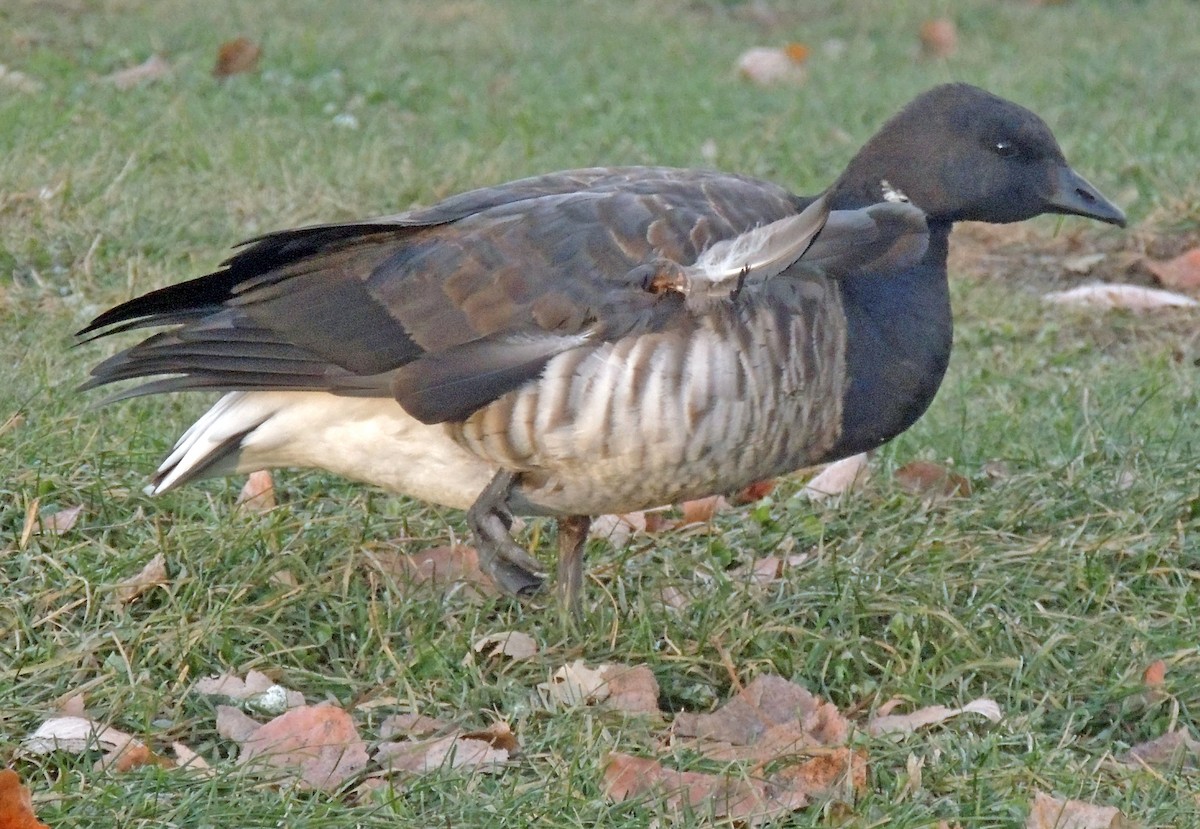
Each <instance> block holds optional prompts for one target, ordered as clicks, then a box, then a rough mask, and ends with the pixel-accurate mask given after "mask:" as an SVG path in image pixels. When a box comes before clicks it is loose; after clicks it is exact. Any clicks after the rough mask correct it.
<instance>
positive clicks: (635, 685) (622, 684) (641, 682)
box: [601, 665, 659, 714]
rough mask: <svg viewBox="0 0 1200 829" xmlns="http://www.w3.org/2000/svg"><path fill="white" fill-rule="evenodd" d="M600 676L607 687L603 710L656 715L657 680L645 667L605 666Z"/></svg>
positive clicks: (657, 711)
mask: <svg viewBox="0 0 1200 829" xmlns="http://www.w3.org/2000/svg"><path fill="white" fill-rule="evenodd" d="M601 676H602V677H603V679H604V682H605V683H606V684H607V685H608V699H607V700H605V702H604V707H605V708H611V709H612V710H614V711H623V712H625V713H626V714H658V713H659V710H658V680H657V679H655V678H654V672H653V671H651V670H650V669H649V668H648V667H646V666H645V665H606V666H603V670H602V671H601Z"/></svg>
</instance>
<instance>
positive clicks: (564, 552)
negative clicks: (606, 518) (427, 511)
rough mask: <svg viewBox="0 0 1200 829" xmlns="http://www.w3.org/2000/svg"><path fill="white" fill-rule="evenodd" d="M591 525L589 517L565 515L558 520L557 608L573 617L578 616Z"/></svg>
mask: <svg viewBox="0 0 1200 829" xmlns="http://www.w3.org/2000/svg"><path fill="white" fill-rule="evenodd" d="M591 525H592V519H591V518H590V517H589V516H586V515H566V516H563V517H562V518H560V519H558V576H557V579H558V583H557V586H556V590H557V593H558V605H559V607H560V608H562V609H563V611H564V612H567V611H569V612H570V613H571V615H572V616H578V615H579V593H580V591H581V588H582V587H583V556H584V552H585V551H586V549H587V537H588V528H589V527H591Z"/></svg>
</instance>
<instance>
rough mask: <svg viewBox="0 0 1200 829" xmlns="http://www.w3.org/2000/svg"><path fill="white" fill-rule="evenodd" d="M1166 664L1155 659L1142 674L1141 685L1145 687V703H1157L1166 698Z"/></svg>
mask: <svg viewBox="0 0 1200 829" xmlns="http://www.w3.org/2000/svg"><path fill="white" fill-rule="evenodd" d="M1166 683H1167V663H1166V662H1164V661H1163V660H1161V659H1156V660H1154V661H1153V662H1151V663H1150V664H1149V665H1147V666H1146V670H1145V671H1143V672H1142V684H1143V685H1145V686H1146V701H1147V702H1151V703H1154V702H1159V701H1161V700H1163V699H1165V698H1166V691H1165V686H1166Z"/></svg>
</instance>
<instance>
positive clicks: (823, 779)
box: [772, 746, 867, 800]
mask: <svg viewBox="0 0 1200 829" xmlns="http://www.w3.org/2000/svg"><path fill="white" fill-rule="evenodd" d="M772 779H774V780H779V781H783V780H787V781H790V783H791V786H790V788H791V789H792V791H800V792H803V793H804V794H805V795H807V796H809V797H827V796H830V795H833V796H837V797H840V798H842V799H845V800H850V799H851V798H853V796H854V794H855V793H856V792H862V791H865V790H866V788H867V754H866V752H865V751H863V750H862V749H857V750H854V751H851V750H850V749H848V748H846V747H845V746H839V747H837V748H835V749H833V750H832V751H830V752H828V753H826V754H819V755H817V756H816V757H813V758H812V759H810V760H805V761H804V762H803V763H800V764H799V765H796V766H788V767H786V768H784V769H783V770H782V771H780V772H779V773H778V774H776V775H775V776H774V777H773V778H772Z"/></svg>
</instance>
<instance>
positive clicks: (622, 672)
mask: <svg viewBox="0 0 1200 829" xmlns="http://www.w3.org/2000/svg"><path fill="white" fill-rule="evenodd" d="M537 690H538V693H539V695H540V696H541V698H542V702H543V704H545V705H547V706H549V707H566V708H574V707H579V706H585V705H598V704H600V703H604V706H605V707H606V708H610V709H612V710H615V711H623V712H625V713H627V714H658V713H659V710H658V681H657V680H656V679H655V678H654V674H653V672H652V671H651V670H650V669H649V668H648V667H646V666H645V665H625V664H621V663H605V664H602V665H599V666H598V667H596V668H591V667H588V665H587V664H585V663H584V662H583V660H576V661H574V662H571V663H569V664H566V665H563V666H562V667H561V668H559V669H558V670H556V671H555V672H554V673H553V674H552V675H551V676H550V679H549V680H548V681H546V682H542V683H539V684H538V686H537Z"/></svg>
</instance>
